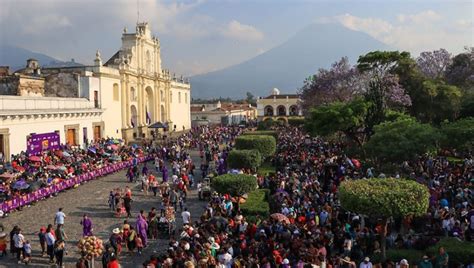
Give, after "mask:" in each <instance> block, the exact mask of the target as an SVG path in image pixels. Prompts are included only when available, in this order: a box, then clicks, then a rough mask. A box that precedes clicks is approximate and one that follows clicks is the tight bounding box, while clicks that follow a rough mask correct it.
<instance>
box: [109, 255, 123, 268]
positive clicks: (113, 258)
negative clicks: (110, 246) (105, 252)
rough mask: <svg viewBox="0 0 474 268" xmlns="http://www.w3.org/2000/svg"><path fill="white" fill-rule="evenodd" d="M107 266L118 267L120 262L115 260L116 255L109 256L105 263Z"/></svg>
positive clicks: (110, 267)
mask: <svg viewBox="0 0 474 268" xmlns="http://www.w3.org/2000/svg"><path fill="white" fill-rule="evenodd" d="M107 268H120V264H119V262H118V260H117V257H115V256H112V257H110V261H109V263H108V264H107Z"/></svg>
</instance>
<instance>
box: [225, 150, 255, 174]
mask: <svg viewBox="0 0 474 268" xmlns="http://www.w3.org/2000/svg"><path fill="white" fill-rule="evenodd" d="M227 164H228V165H229V167H230V168H237V169H242V168H245V169H252V170H256V169H257V168H258V167H259V166H260V165H261V164H262V156H261V155H260V153H259V152H258V151H257V150H232V151H230V153H229V156H228V157H227Z"/></svg>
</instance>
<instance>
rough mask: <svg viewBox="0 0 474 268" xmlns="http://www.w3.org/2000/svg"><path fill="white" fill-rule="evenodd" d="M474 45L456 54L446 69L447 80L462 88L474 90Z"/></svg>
mask: <svg viewBox="0 0 474 268" xmlns="http://www.w3.org/2000/svg"><path fill="white" fill-rule="evenodd" d="M473 74H474V47H470V48H469V47H468V48H466V51H465V52H463V53H460V54H458V55H456V56H455V57H454V58H453V61H452V63H451V65H450V66H448V68H447V70H446V79H447V82H448V83H450V84H453V85H456V86H458V87H460V88H462V89H463V90H464V91H469V92H472V91H473V90H474V77H473V76H474V75H473Z"/></svg>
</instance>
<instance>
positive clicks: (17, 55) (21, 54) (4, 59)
mask: <svg viewBox="0 0 474 268" xmlns="http://www.w3.org/2000/svg"><path fill="white" fill-rule="evenodd" d="M30 58H34V59H36V60H38V62H39V64H40V66H43V67H64V66H81V65H82V64H80V63H77V62H75V61H72V60H71V61H61V60H58V59H56V58H53V57H51V56H48V55H46V54H44V53H40V52H34V51H31V50H28V49H25V48H22V47H19V46H13V45H9V44H2V43H0V66H9V67H10V70H11V71H12V72H14V71H16V70H19V69H21V68H24V67H25V66H26V60H28V59H30Z"/></svg>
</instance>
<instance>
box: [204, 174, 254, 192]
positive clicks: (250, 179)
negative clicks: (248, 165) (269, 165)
mask: <svg viewBox="0 0 474 268" xmlns="http://www.w3.org/2000/svg"><path fill="white" fill-rule="evenodd" d="M211 186H212V188H213V189H214V190H215V191H217V192H218V193H220V194H230V195H231V196H235V197H241V196H243V195H244V194H246V193H249V192H251V191H253V190H255V189H257V178H255V177H254V176H252V175H246V174H224V175H220V176H217V177H215V178H213V179H212V183H211Z"/></svg>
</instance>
